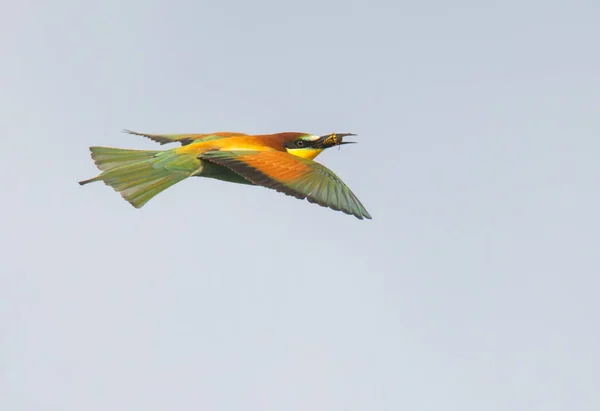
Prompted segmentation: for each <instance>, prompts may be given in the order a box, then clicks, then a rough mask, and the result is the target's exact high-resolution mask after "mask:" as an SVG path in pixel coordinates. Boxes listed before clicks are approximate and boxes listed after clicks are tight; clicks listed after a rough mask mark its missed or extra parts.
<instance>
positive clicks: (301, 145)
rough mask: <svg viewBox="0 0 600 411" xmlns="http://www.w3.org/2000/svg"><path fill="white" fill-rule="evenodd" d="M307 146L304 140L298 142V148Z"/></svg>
mask: <svg viewBox="0 0 600 411" xmlns="http://www.w3.org/2000/svg"><path fill="white" fill-rule="evenodd" d="M305 144H306V142H305V141H304V140H296V145H297V146H298V147H304V145H305Z"/></svg>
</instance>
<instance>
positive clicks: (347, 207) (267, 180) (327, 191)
mask: <svg viewBox="0 0 600 411" xmlns="http://www.w3.org/2000/svg"><path fill="white" fill-rule="evenodd" d="M199 158H201V159H203V160H207V161H210V162H212V163H215V164H219V165H221V166H224V167H227V168H229V169H230V170H232V171H234V172H235V173H237V174H239V175H241V176H242V177H244V178H245V179H247V180H248V181H250V182H252V183H254V184H256V185H261V186H264V187H268V188H271V189H274V190H277V191H279V192H282V193H285V194H287V195H290V196H294V197H296V198H299V199H304V198H306V199H307V200H308V201H309V202H311V203H317V204H319V205H321V206H323V207H329V208H331V209H333V210H339V211H343V212H344V213H346V214H352V215H354V216H355V217H356V218H359V219H361V220H362V219H363V218H369V219H370V218H371V216H370V215H369V213H368V211H367V210H366V209H365V207H364V206H363V205H362V204H361V202H360V201H359V200H358V198H356V196H355V195H354V193H352V191H350V189H349V188H348V187H347V186H346V184H344V182H343V181H342V180H341V179H340V178H339V177H338V176H336V175H335V174H334V173H333V171H331V170H329V169H328V168H327V167H325V166H323V165H321V164H319V163H317V162H315V161H312V160H307V159H304V158H301V157H297V156H294V155H291V154H288V153H284V152H280V151H219V150H214V151H207V152H204V153H202V154H201V155H200V156H199Z"/></svg>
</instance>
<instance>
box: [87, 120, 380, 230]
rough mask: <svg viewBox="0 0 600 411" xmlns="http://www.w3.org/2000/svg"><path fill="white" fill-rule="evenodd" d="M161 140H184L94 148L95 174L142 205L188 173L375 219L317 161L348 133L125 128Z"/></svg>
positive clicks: (136, 203) (334, 176) (190, 175)
mask: <svg viewBox="0 0 600 411" xmlns="http://www.w3.org/2000/svg"><path fill="white" fill-rule="evenodd" d="M125 131H126V132H127V133H130V134H135V135H140V136H144V137H147V138H149V139H151V140H154V141H156V142H158V143H160V144H161V145H162V144H168V143H181V144H182V146H181V147H176V148H173V149H170V150H164V151H155V150H130V149H119V148H111V147H90V151H91V154H92V158H93V160H94V162H95V163H96V166H97V167H98V168H99V169H100V170H101V171H102V173H101V174H100V175H98V176H97V177H94V178H91V179H89V180H85V181H81V182H80V183H79V184H81V185H84V184H88V183H91V182H94V181H103V182H104V183H105V184H107V185H109V186H111V187H113V188H114V189H115V190H116V191H118V192H120V193H121V195H122V196H123V198H125V200H127V201H128V202H129V203H131V204H132V205H133V206H134V207H136V208H140V207H142V206H143V205H144V204H146V202H148V201H149V200H150V199H151V198H153V197H154V196H155V195H157V194H158V193H160V192H161V191H163V190H165V189H167V188H168V187H170V186H172V185H173V184H176V183H178V182H179V181H182V180H184V179H186V178H188V177H192V176H198V177H207V178H214V179H218V180H222V181H227V182H232V183H238V184H250V185H261V186H264V187H268V188H271V189H275V190H277V191H280V192H283V193H285V194H287V195H291V196H294V197H296V198H299V199H303V198H306V199H307V200H308V201H309V202H312V203H317V204H319V205H321V206H325V207H329V208H332V209H334V210H340V211H343V212H345V213H346V214H352V215H354V216H355V217H357V218H359V219H362V218H371V216H370V215H369V213H368V212H367V210H366V209H365V208H364V206H363V205H362V204H361V203H360V201H359V200H358V198H356V196H355V195H354V194H353V193H352V192H351V191H350V189H349V188H348V187H347V186H346V185H345V184H344V183H343V182H342V180H341V179H340V178H339V177H337V176H336V175H335V174H334V173H333V172H332V171H331V170H329V169H327V168H326V167H324V166H323V165H321V164H319V163H317V162H315V161H313V159H314V158H315V157H316V156H318V155H319V154H320V153H321V152H322V151H323V150H325V149H326V148H328V147H333V146H335V145H341V144H348V143H349V142H345V141H343V138H344V137H345V136H348V135H352V134H348V133H342V134H336V133H333V134H329V135H326V136H321V137H319V136H316V135H312V134H308V133H299V132H285V133H277V134H264V135H248V134H244V133H237V132H218V133H209V134H144V133H137V132H133V131H129V130H125Z"/></svg>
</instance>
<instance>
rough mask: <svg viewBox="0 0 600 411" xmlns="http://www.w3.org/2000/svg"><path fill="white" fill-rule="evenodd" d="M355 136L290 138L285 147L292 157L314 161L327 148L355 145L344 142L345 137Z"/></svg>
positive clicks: (338, 134)
mask: <svg viewBox="0 0 600 411" xmlns="http://www.w3.org/2000/svg"><path fill="white" fill-rule="evenodd" d="M355 135H356V134H352V133H332V134H326V135H324V136H315V135H312V134H304V135H300V136H297V137H294V138H290V139H289V140H287V141H286V142H285V143H284V144H283V146H284V147H285V149H286V151H287V152H288V153H290V154H292V155H295V156H298V157H302V158H307V159H310V160H312V159H314V158H315V157H316V156H318V155H319V154H321V152H322V151H323V150H325V149H326V148H329V147H334V146H341V145H342V144H352V143H355V141H343V139H344V137H348V136H355Z"/></svg>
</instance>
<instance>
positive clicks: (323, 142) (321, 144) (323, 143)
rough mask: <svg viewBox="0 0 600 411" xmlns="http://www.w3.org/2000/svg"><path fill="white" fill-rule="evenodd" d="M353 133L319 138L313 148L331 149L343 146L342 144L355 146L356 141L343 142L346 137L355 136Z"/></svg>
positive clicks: (334, 134)
mask: <svg viewBox="0 0 600 411" xmlns="http://www.w3.org/2000/svg"><path fill="white" fill-rule="evenodd" d="M355 135H356V134H352V133H333V134H327V135H324V136H321V137H319V139H318V140H316V141H315V142H314V143H313V145H312V147H313V148H329V147H333V146H341V145H342V144H355V143H356V141H342V140H343V139H344V137H348V136H355Z"/></svg>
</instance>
